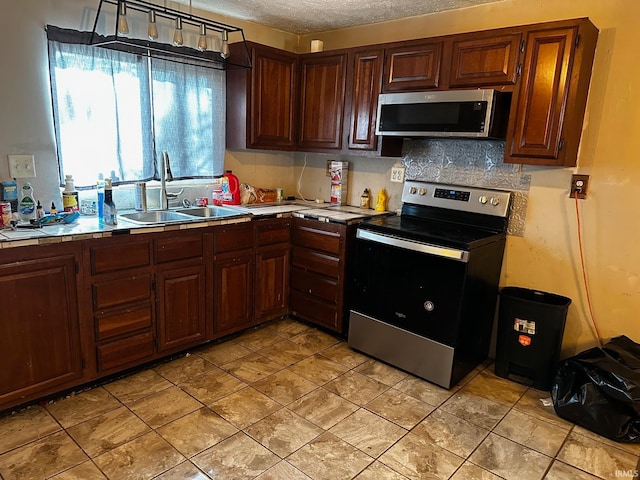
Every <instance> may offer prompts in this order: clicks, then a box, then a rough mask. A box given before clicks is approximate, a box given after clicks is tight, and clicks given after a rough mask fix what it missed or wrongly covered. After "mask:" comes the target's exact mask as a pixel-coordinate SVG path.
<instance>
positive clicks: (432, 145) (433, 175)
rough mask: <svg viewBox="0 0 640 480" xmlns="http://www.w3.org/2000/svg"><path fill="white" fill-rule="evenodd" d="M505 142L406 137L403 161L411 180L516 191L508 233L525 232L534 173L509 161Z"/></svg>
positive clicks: (510, 213) (517, 234) (517, 233)
mask: <svg viewBox="0 0 640 480" xmlns="http://www.w3.org/2000/svg"><path fill="white" fill-rule="evenodd" d="M503 159H504V142H503V141H495V140H451V139H443V140H438V139H429V140H408V139H407V140H405V141H404V146H403V156H402V163H403V165H404V166H405V168H406V169H407V173H406V176H407V179H408V180H423V181H426V182H437V183H450V184H454V185H469V186H474V187H488V188H500V189H503V190H510V191H511V192H512V193H513V201H512V202H511V208H510V212H509V225H508V228H507V233H508V234H509V235H515V236H519V237H521V236H523V235H524V229H525V220H526V215H527V203H528V198H529V188H530V186H531V175H527V174H523V173H522V172H521V166H520V165H511V164H506V163H504V161H503Z"/></svg>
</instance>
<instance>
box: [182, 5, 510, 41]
mask: <svg viewBox="0 0 640 480" xmlns="http://www.w3.org/2000/svg"><path fill="white" fill-rule="evenodd" d="M179 1H180V2H181V3H188V2H187V1H186V0H179ZM192 1H193V7H196V8H201V9H202V10H207V11H210V12H214V13H217V14H221V15H225V16H227V17H231V18H238V19H242V20H249V21H252V22H255V23H260V24H262V25H267V26H270V27H273V28H277V29H279V30H283V31H285V32H291V33H296V34H306V33H313V32H322V31H327V30H335V29H338V28H346V27H353V26H356V25H366V24H370V23H378V22H385V21H388V20H397V19H399V18H404V17H414V16H418V15H425V14H428V13H434V12H441V11H444V10H454V9H459V8H466V7H471V6H474V5H479V4H483V3H494V2H496V1H501V0H192Z"/></svg>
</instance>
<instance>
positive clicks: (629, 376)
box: [551, 335, 640, 443]
mask: <svg viewBox="0 0 640 480" xmlns="http://www.w3.org/2000/svg"><path fill="white" fill-rule="evenodd" d="M551 398H552V399H553V407H554V409H555V411H556V413H557V414H558V415H559V416H560V417H562V418H564V419H565V420H569V421H571V422H574V423H575V424H577V425H580V426H581V427H584V428H586V429H588V430H591V431H592V432H595V433H597V434H598V435H602V436H603V437H607V438H610V439H611V440H615V441H617V442H633V443H640V345H639V344H637V343H635V342H634V341H633V340H631V339H630V338H628V337H626V336H624V335H622V336H619V337H615V338H613V339H611V341H609V342H608V343H607V344H605V345H604V346H603V347H602V348H591V349H589V350H585V351H584V352H582V353H579V354H578V355H576V356H574V357H571V358H567V359H565V360H563V361H562V362H561V363H560V366H559V367H558V371H557V373H556V376H555V379H554V382H553V386H552V387H551Z"/></svg>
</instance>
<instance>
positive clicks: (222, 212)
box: [176, 205, 244, 218]
mask: <svg viewBox="0 0 640 480" xmlns="http://www.w3.org/2000/svg"><path fill="white" fill-rule="evenodd" d="M176 212H177V213H180V214H185V215H191V216H194V217H202V218H219V217H230V216H232V215H243V214H244V212H242V211H240V210H236V209H234V208H228V207H218V206H215V205H209V206H207V207H190V208H183V209H180V210H176Z"/></svg>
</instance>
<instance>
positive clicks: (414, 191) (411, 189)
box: [409, 187, 418, 195]
mask: <svg viewBox="0 0 640 480" xmlns="http://www.w3.org/2000/svg"><path fill="white" fill-rule="evenodd" d="M417 191H418V189H417V188H416V187H410V188H409V193H410V194H411V195H415V193H416V192H417Z"/></svg>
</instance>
